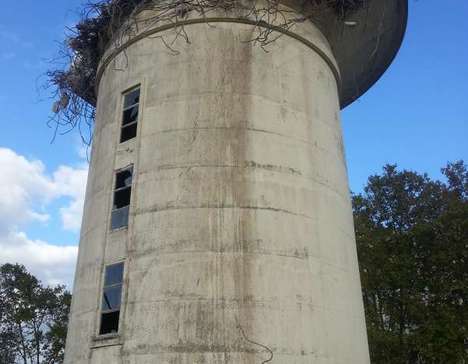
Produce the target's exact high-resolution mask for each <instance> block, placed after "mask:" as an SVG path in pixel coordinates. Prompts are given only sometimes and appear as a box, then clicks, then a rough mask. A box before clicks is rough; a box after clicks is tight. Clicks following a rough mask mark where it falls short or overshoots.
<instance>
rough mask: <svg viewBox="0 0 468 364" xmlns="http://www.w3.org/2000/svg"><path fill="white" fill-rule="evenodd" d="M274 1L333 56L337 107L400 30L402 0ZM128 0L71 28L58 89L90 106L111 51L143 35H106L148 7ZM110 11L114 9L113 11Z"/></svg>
mask: <svg viewBox="0 0 468 364" xmlns="http://www.w3.org/2000/svg"><path fill="white" fill-rule="evenodd" d="M259 2H260V3H262V2H263V1H259ZM337 2H338V1H337ZM215 3H216V1H215ZM279 3H280V4H282V5H284V6H286V7H288V8H290V9H294V11H295V12H296V13H297V14H301V15H303V16H304V19H310V20H311V22H312V23H313V24H314V25H315V26H316V27H317V28H318V29H320V31H321V32H322V34H323V35H324V36H325V37H326V39H327V40H328V43H329V44H330V47H331V52H332V53H333V58H334V59H335V60H334V61H333V62H332V63H335V61H336V63H337V65H338V69H339V74H340V75H339V76H338V77H337V79H338V83H339V96H340V106H341V108H344V107H346V106H348V105H349V104H351V103H352V102H354V101H355V100H356V99H358V98H359V97H360V96H361V95H362V94H364V93H365V92H366V91H367V90H368V89H369V88H370V87H371V86H372V85H373V84H374V83H375V82H377V80H378V79H379V78H380V77H381V76H382V75H383V73H384V72H385V71H386V69H387V68H388V67H389V66H390V64H391V63H392V61H393V59H394V58H395V56H396V54H397V52H398V50H399V49H400V46H401V43H402V41H403V37H404V34H405V31H406V24H407V18H408V0H367V1H363V4H362V6H360V5H356V6H355V9H353V10H352V11H349V12H347V13H346V14H340V12H339V11H337V9H336V6H334V5H333V2H332V1H323V2H320V1H315V0H313V1H312V0H310V1H307V0H306V1H301V0H280V1H279ZM116 4H117V5H116ZM132 4H133V3H131V2H128V3H127V2H126V1H125V0H115V1H114V2H112V1H111V2H109V5H106V6H107V8H103V9H107V10H105V11H103V13H102V14H104V15H101V16H99V17H97V18H90V19H87V20H86V19H85V20H84V21H82V22H81V23H80V24H79V25H78V26H77V36H76V37H75V36H73V37H71V38H70V39H69V41H68V44H69V47H70V49H71V50H72V52H73V53H74V54H75V57H74V62H73V64H72V66H71V67H70V69H69V70H68V71H66V72H64V73H63V74H61V73H59V77H57V78H56V79H53V80H52V83H55V84H57V85H58V88H59V90H64V91H65V92H71V93H73V94H75V95H77V96H79V97H80V98H82V99H83V100H86V102H88V103H90V104H92V105H95V104H96V100H97V86H98V84H99V80H100V76H101V75H102V74H101V73H102V71H103V69H104V68H105V65H106V64H108V62H110V61H109V60H110V59H112V58H113V55H112V54H111V53H114V55H115V54H117V53H119V52H120V51H122V50H123V49H125V47H126V46H127V45H129V44H131V43H134V41H136V40H137V39H135V38H139V39H142V38H144V36H145V34H138V36H135V37H133V38H134V39H133V40H131V39H129V38H127V40H126V41H123V43H122V42H121V41H122V39H121V40H120V42H117V43H120V44H119V45H116V44H115V42H114V41H115V39H114V40H113V38H115V37H112V36H110V37H109V35H110V34H114V35H115V34H118V33H119V31H118V29H119V28H120V26H121V25H123V24H124V23H125V21H126V19H128V18H129V17H132V16H134V15H135V13H138V12H139V10H138V6H141V9H142V10H148V9H149V7H148V6H146V7H145V6H143V5H145V4H146V3H145V1H144V0H136V1H134V4H133V5H132ZM138 4H139V5H138ZM164 4H166V3H164ZM177 4H178V3H173V4H172V3H171V2H168V3H167V4H166V5H165V6H166V7H168V9H170V10H171V11H174V14H177V12H178V11H179V10H180V9H177V8H176V7H177V6H179V5H177ZM187 4H189V5H184V6H186V9H191V7H190V1H188V2H187ZM160 7H161V6H159V8H160ZM192 7H193V6H192ZM214 7H215V6H214ZM115 9H118V11H119V12H120V13H118V14H117V15H116V14H113V13H112V11H115ZM184 9H185V8H184ZM159 11H161V9H159ZM189 12H190V10H189ZM202 12H203V11H202ZM235 17H236V15H235V14H234V18H235ZM183 18H184V15H183V16H181V17H180V16H179V17H178V18H177V19H176V20H174V19H170V21H167V19H166V20H165V21H162V22H160V23H158V24H159V25H158V24H154V28H160V29H164V28H166V29H167V28H168V25H169V27H176V26H178V24H183V23H184V22H185V21H184V20H183ZM230 18H231V20H232V19H233V17H230ZM241 18H242V16H241ZM115 19H117V21H116V20H115ZM222 19H224V18H222ZM222 19H221V21H222ZM226 19H227V18H226ZM201 20H202V21H206V22H207V23H209V22H210V21H212V20H213V18H211V16H210V15H208V13H207V14H202V18H201ZM218 20H219V18H218ZM239 20H242V19H239ZM244 20H247V21H249V22H250V23H251V24H254V25H255V26H260V27H263V26H266V27H269V24H267V23H266V22H265V21H263V20H262V24H260V23H257V22H254V21H252V20H251V19H247V18H245V19H244ZM164 23H166V24H165V25H164ZM167 23H169V24H167ZM127 27H128V26H127ZM152 27H153V26H152ZM272 28H276V30H278V31H280V32H284V29H281V27H278V26H276V27H275V24H272ZM136 33H140V31H137V32H136ZM143 33H146V32H143ZM149 33H151V32H149ZM149 33H148V34H149ZM130 38H131V37H130ZM125 43H126V44H125ZM103 65H104V67H102V66H103ZM336 72H338V71H336ZM60 94H62V92H60Z"/></svg>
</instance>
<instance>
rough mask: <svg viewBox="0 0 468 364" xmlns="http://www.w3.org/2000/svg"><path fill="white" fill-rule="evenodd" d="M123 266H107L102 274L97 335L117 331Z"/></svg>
mask: <svg viewBox="0 0 468 364" xmlns="http://www.w3.org/2000/svg"><path fill="white" fill-rule="evenodd" d="M123 271H124V264H123V263H117V264H112V265H108V266H107V267H106V271H105V274H104V286H103V288H102V303H101V327H100V329H99V335H105V334H113V333H117V332H118V331H119V317H120V303H121V299H122V282H123Z"/></svg>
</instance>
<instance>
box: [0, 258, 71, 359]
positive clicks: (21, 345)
mask: <svg viewBox="0 0 468 364" xmlns="http://www.w3.org/2000/svg"><path fill="white" fill-rule="evenodd" d="M70 300H71V295H70V293H69V292H67V291H66V290H65V287H64V286H57V287H44V286H43V285H42V284H41V282H40V281H38V279H37V278H36V277H34V276H33V275H31V274H30V273H28V272H27V271H26V268H25V267H24V266H22V265H18V264H15V265H13V264H4V265H2V266H0V364H15V363H23V364H33V363H34V364H46V363H47V364H55V363H62V362H63V353H64V347H65V337H66V327H67V321H68V312H69V308H70Z"/></svg>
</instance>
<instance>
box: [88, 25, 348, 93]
mask: <svg viewBox="0 0 468 364" xmlns="http://www.w3.org/2000/svg"><path fill="white" fill-rule="evenodd" d="M203 23H239V24H248V25H255V26H256V27H261V28H265V29H271V30H274V31H276V32H279V33H282V34H284V35H287V36H289V37H291V38H293V39H296V40H298V41H299V42H301V43H303V44H305V45H306V46H307V47H309V48H311V49H312V50H313V51H314V52H315V53H317V54H318V55H319V56H320V57H321V58H322V59H323V60H324V61H325V63H326V64H327V65H328V66H329V67H330V70H331V71H332V73H333V76H334V77H335V80H336V83H337V87H338V93H340V90H341V76H340V71H339V70H338V69H337V67H336V65H335V63H334V62H333V60H332V59H330V57H329V56H328V55H327V54H326V53H325V52H323V51H322V50H321V49H320V47H318V46H316V45H315V44H314V43H312V42H311V41H309V40H307V39H306V38H304V37H302V36H300V35H298V34H296V33H294V32H291V31H289V30H287V29H284V28H282V27H280V26H275V25H271V24H268V23H266V22H263V21H262V22H256V21H253V20H249V19H242V18H227V17H213V18H198V19H187V20H184V21H179V22H177V23H171V24H166V25H162V26H160V27H156V28H152V29H149V30H147V31H145V32H142V33H140V34H138V35H136V36H134V37H132V38H131V39H129V40H128V41H126V42H125V43H124V44H122V45H120V46H119V47H117V48H115V49H114V50H113V51H112V52H111V53H110V54H109V55H108V56H107V57H105V58H104V60H103V61H102V63H101V64H100V65H99V68H98V72H97V75H96V94H98V88H99V84H100V81H101V78H102V75H103V74H104V72H105V70H106V68H107V66H108V65H109V64H110V63H111V62H112V61H113V60H114V59H115V58H116V57H117V56H118V55H119V54H120V53H121V52H123V51H124V50H125V49H126V48H128V47H130V46H131V45H133V44H135V43H137V42H139V41H140V40H143V39H145V38H147V37H149V36H151V35H153V34H156V33H159V32H162V31H165V30H168V29H171V28H175V27H177V26H185V25H193V24H203Z"/></svg>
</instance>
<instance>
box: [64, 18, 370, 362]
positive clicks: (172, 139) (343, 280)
mask: <svg viewBox="0 0 468 364" xmlns="http://www.w3.org/2000/svg"><path fill="white" fill-rule="evenodd" d="M297 27H301V29H300V32H301V34H307V39H308V41H310V42H311V43H313V44H314V45H316V46H318V47H320V48H321V49H322V51H323V52H325V53H326V54H331V53H330V51H329V49H327V43H326V41H325V40H324V38H323V37H322V35H321V34H320V33H319V32H318V31H317V30H316V29H315V28H314V27H313V25H312V24H310V23H307V24H306V23H303V24H300V25H298V26H297ZM185 30H186V31H187V33H188V35H189V37H190V44H187V43H186V42H184V41H183V40H182V39H179V40H178V41H177V42H176V43H175V44H174V45H173V48H174V49H176V50H178V51H179V52H180V53H179V54H178V55H174V54H172V53H171V52H170V51H169V50H168V49H167V47H165V46H164V44H163V43H162V42H161V40H160V39H157V38H154V37H153V38H145V39H143V40H140V41H138V42H136V43H135V44H133V45H131V46H130V47H129V48H127V49H126V52H125V54H120V55H119V56H118V57H117V59H116V60H115V62H113V63H111V64H110V65H109V66H107V68H106V70H105V72H104V74H103V77H102V80H101V83H100V88H99V101H98V109H97V120H96V131H95V137H94V145H93V153H92V161H91V167H90V176H89V181H88V191H87V196H86V205H85V215H84V221H83V228H82V236H81V242H80V251H79V259H78V267H77V274H76V280H75V288H74V298H73V305H72V314H71V322H70V329H69V336H68V342H67V352H66V363H68V364H71V363H73V364H81V363H92V364H98V363H99V364H100V363H103V364H104V363H106V364H107V363H132V364H133V363H138V364H144V363H148V364H149V363H151V364H152V363H168V364H169V363H174V364H175V363H184V364H192V363H249V364H253V363H258V364H260V363H266V362H267V361H268V359H269V358H270V356H271V355H272V356H273V359H272V360H271V361H268V362H271V363H284V364H294V363H297V364H299V363H300V364H306V363H307V364H310V363H314V364H319V363H320V364H325V363H326V364H332V363H333V364H351V363H352V364H366V363H369V358H368V349H367V339H366V331H365V321H364V313H363V307H362V300H361V291H360V282H359V272H358V263H357V256H356V247H355V241H354V231H353V221H352V212H351V205H350V198H349V191H348V183H347V174H346V166H345V159H344V155H343V144H342V135H341V127H340V120H339V101H338V92H337V82H336V79H335V77H334V74H333V72H332V70H331V68H330V65H329V64H328V63H327V62H325V61H324V59H323V57H322V56H320V55H319V54H318V53H317V52H316V51H314V50H313V49H312V48H310V47H309V46H307V45H306V44H304V43H302V42H300V41H298V40H297V39H294V38H292V37H290V36H288V35H283V36H282V37H281V38H279V39H278V40H277V41H275V42H274V43H273V44H271V46H269V48H268V52H265V51H264V50H262V49H261V48H260V47H258V46H256V45H254V44H253V43H251V42H244V41H245V40H248V39H251V37H252V34H253V33H252V32H253V28H252V26H251V25H247V24H237V23H228V22H226V23H216V24H214V25H211V26H208V25H206V24H192V25H188V26H186V27H185ZM137 84H141V91H142V93H141V108H140V120H139V129H138V136H137V138H135V139H133V140H131V141H128V142H125V143H123V144H119V133H120V123H121V120H120V115H121V103H122V92H123V91H125V90H127V89H128V88H130V87H133V86H135V85H137ZM129 164H134V181H133V192H132V202H131V218H130V222H129V228H128V229H124V230H119V231H116V232H111V231H109V219H110V208H111V204H112V181H113V175H114V171H115V170H117V169H119V168H122V167H125V166H127V165H129ZM121 260H124V261H125V283H124V295H123V307H122V312H121V325H120V331H119V335H118V336H116V337H111V338H106V339H103V338H99V337H96V335H97V333H98V324H99V302H100V290H101V286H102V274H103V268H104V265H106V264H111V263H115V262H117V261H121ZM270 353H272V354H270Z"/></svg>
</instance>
